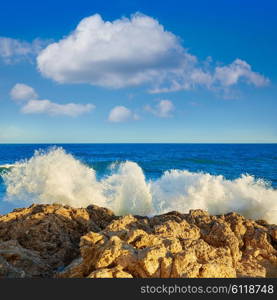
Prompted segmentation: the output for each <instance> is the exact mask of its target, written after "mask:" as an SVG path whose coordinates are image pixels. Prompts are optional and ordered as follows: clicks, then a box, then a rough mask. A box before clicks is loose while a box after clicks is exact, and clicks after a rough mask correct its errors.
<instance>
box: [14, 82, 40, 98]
mask: <svg viewBox="0 0 277 300" xmlns="http://www.w3.org/2000/svg"><path fill="white" fill-rule="evenodd" d="M10 96H11V98H12V99H14V100H20V101H26V100H29V99H36V98H37V96H38V95H37V93H36V91H35V90H34V89H33V88H32V87H31V86H29V85H27V84H24V83H17V84H16V85H14V87H13V88H12V89H11V91H10Z"/></svg>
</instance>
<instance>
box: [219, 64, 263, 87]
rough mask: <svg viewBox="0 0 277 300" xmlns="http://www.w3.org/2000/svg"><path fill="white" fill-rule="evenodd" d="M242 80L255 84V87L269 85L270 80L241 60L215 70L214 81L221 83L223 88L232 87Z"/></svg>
mask: <svg viewBox="0 0 277 300" xmlns="http://www.w3.org/2000/svg"><path fill="white" fill-rule="evenodd" d="M240 79H244V80H246V82H248V83H251V84H254V85H255V86H264V85H266V84H268V83H269V80H268V79H267V78H265V77H264V76H263V75H261V74H259V73H255V72H253V71H252V70H251V66H250V65H249V64H248V63H247V62H245V61H243V60H241V59H236V60H234V61H233V62H232V63H231V64H230V65H228V66H224V67H217V68H216V69H215V74H214V80H215V81H219V82H220V84H221V85H223V86H231V85H234V84H236V83H238V81H239V80H240Z"/></svg>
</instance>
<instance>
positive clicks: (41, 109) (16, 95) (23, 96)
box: [10, 83, 95, 117]
mask: <svg viewBox="0 0 277 300" xmlns="http://www.w3.org/2000/svg"><path fill="white" fill-rule="evenodd" d="M10 95H11V97H12V98H13V99H14V100H20V101H21V102H24V105H23V106H22V108H21V112H22V113H24V114H48V115H50V116H55V115H64V116H70V117H76V116H79V115H81V114H84V113H88V112H90V111H91V110H93V109H94V108H95V105H93V104H77V103H66V104H59V103H55V102H52V101H50V100H39V99H36V98H38V94H37V93H36V91H35V90H34V89H33V88H32V87H31V86H28V85H26V84H23V83H17V84H16V85H15V86H14V87H13V88H12V89H11V91H10Z"/></svg>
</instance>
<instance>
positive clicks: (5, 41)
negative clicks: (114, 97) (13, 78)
mask: <svg viewBox="0 0 277 300" xmlns="http://www.w3.org/2000/svg"><path fill="white" fill-rule="evenodd" d="M49 43H50V40H42V39H39V38H37V39H35V40H33V41H32V42H26V41H21V40H17V39H13V38H9V37H0V59H2V61H3V62H4V63H7V64H12V63H17V62H19V61H22V60H31V59H32V58H34V57H35V56H36V55H37V54H38V53H39V52H40V51H41V50H42V49H43V48H44V47H45V46H46V45H47V44H49Z"/></svg>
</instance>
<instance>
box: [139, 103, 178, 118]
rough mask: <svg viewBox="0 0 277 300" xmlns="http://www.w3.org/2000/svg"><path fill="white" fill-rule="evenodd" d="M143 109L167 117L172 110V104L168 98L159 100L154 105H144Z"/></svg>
mask: <svg viewBox="0 0 277 300" xmlns="http://www.w3.org/2000/svg"><path fill="white" fill-rule="evenodd" d="M145 110H146V111H149V112H151V113H152V114H154V115H156V116H158V117H160V118H168V117H170V116H171V113H172V112H173V111H174V105H173V103H172V102H171V101H170V100H161V101H160V102H159V103H158V104H157V105H156V106H155V107H152V106H150V105H146V106H145Z"/></svg>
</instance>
